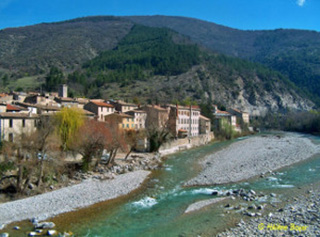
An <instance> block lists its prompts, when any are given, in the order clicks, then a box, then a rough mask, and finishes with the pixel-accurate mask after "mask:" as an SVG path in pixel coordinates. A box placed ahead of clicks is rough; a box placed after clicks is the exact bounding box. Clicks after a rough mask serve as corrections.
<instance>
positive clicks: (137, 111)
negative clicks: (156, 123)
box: [126, 109, 147, 113]
mask: <svg viewBox="0 0 320 237" xmlns="http://www.w3.org/2000/svg"><path fill="white" fill-rule="evenodd" d="M130 112H134V113H147V112H146V111H144V110H137V109H134V110H130V111H127V112H126V113H130Z"/></svg>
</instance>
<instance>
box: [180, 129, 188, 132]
mask: <svg viewBox="0 0 320 237" xmlns="http://www.w3.org/2000/svg"><path fill="white" fill-rule="evenodd" d="M178 132H188V131H187V130H184V129H179V130H178Z"/></svg>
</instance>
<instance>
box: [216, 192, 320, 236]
mask: <svg viewBox="0 0 320 237" xmlns="http://www.w3.org/2000/svg"><path fill="white" fill-rule="evenodd" d="M319 213H320V189H319V187H318V188H313V189H311V190H309V191H307V193H306V194H300V195H299V196H297V197H295V198H294V201H293V202H289V204H287V205H286V206H285V207H284V208H280V209H278V210H277V211H276V212H273V213H272V212H269V213H268V214H266V215H265V216H263V217H259V218H254V219H251V220H249V221H248V222H247V223H246V222H244V221H243V220H241V221H240V223H238V225H237V227H235V228H231V229H229V230H227V231H225V232H223V233H219V234H218V235H217V236H218V237H226V236H228V237H232V236H235V237H238V236H320V222H319V219H320V214H319Z"/></svg>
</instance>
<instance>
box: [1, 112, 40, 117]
mask: <svg viewBox="0 0 320 237" xmlns="http://www.w3.org/2000/svg"><path fill="white" fill-rule="evenodd" d="M0 117H2V118H38V117H39V115H38V114H27V113H11V112H4V113H0Z"/></svg>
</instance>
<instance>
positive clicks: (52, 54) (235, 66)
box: [0, 16, 317, 111]
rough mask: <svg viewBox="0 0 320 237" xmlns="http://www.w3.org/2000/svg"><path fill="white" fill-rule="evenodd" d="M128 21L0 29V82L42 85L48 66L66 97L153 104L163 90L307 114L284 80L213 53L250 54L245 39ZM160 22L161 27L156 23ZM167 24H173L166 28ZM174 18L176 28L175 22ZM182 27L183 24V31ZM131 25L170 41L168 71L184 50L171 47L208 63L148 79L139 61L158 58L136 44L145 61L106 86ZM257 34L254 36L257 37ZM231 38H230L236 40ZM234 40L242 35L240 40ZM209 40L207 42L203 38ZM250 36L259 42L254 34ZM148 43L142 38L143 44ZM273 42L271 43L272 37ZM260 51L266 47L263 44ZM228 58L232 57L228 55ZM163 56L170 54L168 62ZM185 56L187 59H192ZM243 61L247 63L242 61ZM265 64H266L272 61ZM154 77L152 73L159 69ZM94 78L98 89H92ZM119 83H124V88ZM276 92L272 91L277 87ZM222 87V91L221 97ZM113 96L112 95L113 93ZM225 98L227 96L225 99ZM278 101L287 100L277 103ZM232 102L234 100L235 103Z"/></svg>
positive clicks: (216, 28)
mask: <svg viewBox="0 0 320 237" xmlns="http://www.w3.org/2000/svg"><path fill="white" fill-rule="evenodd" d="M129 18H130V17H117V16H116V17H114V16H98V17H87V18H86V17H84V18H77V19H72V20H67V21H62V22H57V23H43V24H38V25H35V26H28V27H23V28H22V29H21V28H15V29H6V30H2V31H0V45H1V46H0V68H2V72H1V70H0V78H1V77H3V75H4V74H5V73H7V72H9V73H11V79H12V80H15V79H17V78H20V77H23V76H24V75H25V74H28V75H34V76H38V77H39V80H41V77H42V78H43V75H44V74H45V73H46V72H48V71H49V69H50V67H52V66H55V67H58V68H60V69H61V70H62V71H63V72H64V75H65V77H66V78H68V80H67V82H68V83H69V84H70V87H71V89H73V93H77V92H81V91H87V92H86V93H87V94H84V95H89V96H99V95H102V94H103V93H109V95H113V96H123V97H124V98H130V97H131V98H132V97H133V96H139V97H142V98H143V99H145V100H147V99H148V98H146V97H145V95H147V94H148V95H149V97H152V95H154V94H155V93H159V95H160V94H161V95H163V96H162V97H160V96H159V97H160V98H162V99H163V100H167V99H168V96H167V95H166V93H164V94H163V93H162V92H161V91H160V90H167V91H171V93H172V95H171V97H169V98H171V99H179V100H182V99H184V98H185V97H191V98H192V99H194V100H197V101H198V102H201V101H203V100H207V101H211V102H213V101H219V102H222V103H225V104H228V105H231V104H232V103H234V104H235V105H238V106H241V107H244V106H247V107H252V109H251V111H254V110H259V107H260V108H262V107H264V109H260V110H261V111H266V110H267V109H272V110H275V111H276V110H282V111H283V110H286V108H287V107H288V108H290V107H291V108H294V109H306V110H308V109H310V108H312V107H313V104H312V102H310V101H309V100H308V99H306V98H303V97H305V95H304V93H302V92H301V91H300V89H299V88H297V87H294V86H292V85H291V84H290V83H289V85H286V83H288V80H287V79H288V78H289V77H288V75H287V76H282V75H281V74H280V73H277V72H273V71H272V70H269V69H267V68H266V66H264V67H261V66H260V65H259V64H255V63H252V64H250V63H248V62H246V61H243V60H242V59H232V58H229V57H230V56H229V57H224V56H220V54H221V53H220V52H219V50H221V49H223V50H226V51H228V52H229V54H231V56H233V57H234V56H235V55H233V54H234V53H235V54H241V55H242V54H243V55H251V54H252V52H253V51H252V50H254V48H252V47H249V46H250V45H249V46H248V45H247V44H245V43H248V40H251V41H250V42H251V44H252V42H253V38H252V37H251V39H250V37H249V38H248V37H246V35H247V33H248V32H245V31H241V30H237V29H232V28H228V27H224V26H221V25H217V24H214V23H210V22H206V24H205V25H201V27H202V28H201V27H200V26H199V27H198V26H197V24H199V22H200V23H201V24H202V22H203V21H201V20H194V19H192V18H187V20H186V19H185V18H182V17H164V16H157V17H153V18H148V17H142V18H139V19H140V21H141V19H142V20H143V21H146V20H148V24H149V25H150V24H151V25H154V24H157V26H159V27H155V26H152V27H151V26H146V25H147V24H140V23H137V22H136V21H137V20H133V19H132V17H131V18H130V19H129ZM159 18H160V19H162V20H159ZM135 19H136V18H135ZM172 19H174V20H175V21H172ZM177 19H178V23H179V24H178V23H177V22H176V20H177ZM168 21H169V23H170V22H171V23H170V24H171V25H170V24H169V23H168ZM185 21H187V22H189V23H190V24H183V23H185ZM164 23H166V24H164ZM191 23H192V24H191ZM168 24H169V25H168ZM174 24H176V25H178V26H181V25H183V27H184V28H183V30H185V31H187V30H188V29H190V31H189V35H185V34H183V32H182V33H181V31H182V30H181V29H180V32H179V29H174V28H177V26H175V27H172V25H174ZM137 25H145V26H146V27H149V28H148V29H150V30H151V29H152V30H151V31H154V33H155V34H156V35H157V34H159V33H160V32H163V33H165V34H172V37H171V38H170V39H169V38H168V39H166V40H167V42H169V41H170V42H171V43H169V45H171V46H172V47H173V48H172V52H167V53H166V54H167V56H168V57H167V58H166V59H165V58H162V59H161V60H169V61H168V62H169V64H167V66H169V65H172V64H177V65H178V64H181V65H182V64H183V63H185V62H183V59H181V58H176V59H175V60H178V61H175V63H173V61H171V63H170V60H171V59H170V58H175V57H176V56H177V55H179V54H180V53H182V51H181V50H183V47H180V46H178V45H179V44H181V45H196V47H199V48H201V51H202V52H205V55H207V54H208V55H212V56H203V57H202V58H203V59H202V61H201V62H199V64H198V65H193V64H190V63H187V64H186V65H185V66H183V67H182V68H184V69H183V70H182V71H179V75H178V74H177V75H174V74H170V73H169V74H168V75H167V76H164V75H158V76H157V75H153V74H148V73H147V72H148V71H149V70H154V69H155V68H157V67H159V65H161V64H151V66H152V67H141V65H140V64H141V62H142V61H141V60H147V61H148V60H151V61H150V62H152V60H154V59H152V58H157V57H159V56H160V57H162V56H161V54H158V56H157V55H154V54H153V53H152V52H149V53H147V54H146V52H147V51H145V50H147V49H143V47H142V48H141V47H140V46H138V45H136V46H134V47H138V48H139V47H140V49H139V50H140V51H141V50H142V51H143V52H140V53H142V54H143V53H144V54H146V55H145V56H147V57H146V58H141V59H139V60H140V61H139V60H138V61H139V63H138V65H134V64H131V62H133V61H132V60H137V59H134V58H131V59H130V58H127V59H126V60H128V59H129V61H127V63H126V65H128V66H127V69H121V70H122V71H120V73H118V75H116V77H114V78H115V79H113V80H109V79H106V76H107V75H109V74H110V73H112V72H113V70H114V69H112V68H110V65H112V64H110V60H113V59H112V58H108V57H109V56H108V55H109V54H110V55H111V54H112V55H114V56H113V57H114V58H118V59H119V57H120V56H121V57H123V56H125V57H127V56H128V55H125V54H124V53H123V52H124V51H122V53H121V51H119V50H118V51H117V49H119V46H120V45H121V42H123V40H125V39H127V37H130V35H131V36H132V31H133V29H134V27H135V26H137ZM170 27H171V28H170ZM208 27H209V28H208ZM164 29H169V30H171V31H172V32H173V33H168V32H169V31H168V30H164ZM210 29H211V30H210ZM199 30H202V31H203V32H205V33H203V32H202V34H198V36H197V37H198V38H199V37H200V40H202V41H206V42H207V44H206V43H203V42H202V41H201V42H200V41H199V40H198V41H197V40H194V35H197V31H199ZM147 31H148V30H147V28H145V29H144V30H142V31H140V33H139V34H140V35H138V38H139V37H142V36H143V35H144V34H145V33H146V32H147ZM171 31H170V32H171ZM157 32H158V33H157ZM190 32H191V33H192V34H191V33H190ZM217 32H218V33H217ZM258 33H259V34H261V32H258ZM234 34H236V37H235V36H234ZM208 35H209V36H208ZM239 35H241V37H240V36H239ZM164 36H165V35H161V34H160V35H159V37H160V38H161V37H164ZM210 36H212V37H211V38H210ZM148 37H149V36H148ZM150 37H151V38H152V37H154V35H153V36H152V34H151V35H150ZM255 37H258V36H257V35H255ZM151 38H148V40H150V39H151ZM230 38H236V39H237V41H235V42H234V43H230ZM262 39H264V38H262ZM276 39H278V38H277V37H276ZM168 40H169V41H168ZM267 40H269V41H270V38H267ZM269 41H267V42H269ZM159 42H161V41H159ZM212 42H217V45H216V47H217V48H218V49H219V50H217V49H215V48H211V49H210V50H208V48H210V47H209V46H210V44H211V43H212ZM127 43H128V42H127ZM127 43H126V46H125V47H127V50H131V49H133V48H131V45H130V44H127ZM156 45H158V46H156ZM242 45H244V46H242ZM171 46H170V47H171ZM264 46H267V45H265V44H264ZM132 47H133V46H132ZM148 47H149V46H148ZM150 47H151V49H152V50H155V49H156V48H153V47H160V45H159V43H156V44H154V43H152V44H151V46H150ZM161 47H163V46H161ZM166 47H167V46H166ZM179 47H180V48H179ZM241 47H242V48H241ZM238 48H239V49H238ZM175 50H176V51H175ZM177 50H178V51H177ZM265 50H267V49H265ZM233 51H234V53H232V52H233ZM154 52H156V51H154ZM174 52H175V53H174ZM230 52H231V53H230ZM170 53H172V55H171V56H170ZM103 54H104V55H106V56H107V58H106V59H107V60H109V62H107V63H106V64H105V66H103V67H102V68H100V69H98V70H96V69H94V70H91V72H90V71H88V70H87V69H85V68H84V67H83V65H84V64H85V63H88V62H90V61H91V60H96V61H92V62H94V63H93V64H96V63H97V62H102V61H101V57H100V56H101V55H103ZM226 55H228V53H226ZM99 57H100V59H99ZM121 57H120V58H121ZM130 57H132V56H130ZM190 57H191V59H192V57H194V56H190ZM206 57H209V58H210V60H209V61H208V60H207V59H205V58H206ZM184 58H187V56H184ZM187 59H188V58H187ZM204 59H205V60H204ZM245 59H246V60H249V58H245ZM97 60H98V61H97ZM99 60H100V61H99ZM270 60H272V58H271V59H270ZM253 61H254V60H253ZM213 63H216V64H217V65H213ZM259 63H260V62H259ZM118 64H119V62H118ZM192 65H193V66H192ZM167 66H165V64H163V65H162V66H160V67H162V68H163V67H164V68H165V67H167ZM186 66H187V67H186ZM191 66H192V67H191ZM194 66H196V67H198V68H202V69H201V70H202V74H204V75H207V76H205V77H204V78H202V76H199V75H200V74H201V73H200V74H199V73H198V72H194V71H193V69H192V68H194ZM132 69H134V70H136V72H137V75H143V74H145V73H147V74H148V75H149V76H150V78H149V79H148V80H147V81H145V80H141V81H139V80H138V81H136V80H131V82H130V80H129V81H128V79H130V78H127V77H128V76H132V75H133V74H130V70H132ZM123 70H124V71H123ZM126 70H127V71H126ZM137 70H138V71H137ZM157 70H159V68H158V69H157ZM161 70H162V69H161ZM170 70H171V69H170ZM201 70H200V71H201ZM77 71H78V72H77ZM98 71H100V72H98ZM162 71H163V70H162ZM74 72H77V73H78V74H74V75H73V74H72V73H74ZM149 72H150V71H149ZM154 72H156V71H154ZM312 72H313V71H312V70H311V71H310V72H309V73H312ZM41 75H42V76H41ZM70 75H71V76H70ZM119 75H120V76H119ZM181 75H185V76H186V79H185V80H186V84H185V83H182V82H183V80H182V78H181ZM80 77H81V78H80ZM134 77H136V76H134ZM98 79H99V80H100V82H99V83H97V84H96V82H97V80H98ZM42 80H43V79H42ZM126 80H127V82H125V81H126ZM156 80H160V81H161V82H162V83H163V84H165V83H167V82H170V83H169V84H168V85H172V86H174V85H176V83H175V82H174V80H178V81H180V80H182V81H181V83H182V84H185V87H186V91H183V90H181V87H179V85H176V87H175V90H176V91H175V92H174V91H172V90H171V89H170V87H165V86H163V85H161V84H159V83H157V82H156ZM206 80H207V81H206ZM84 81H88V83H89V84H90V85H95V84H96V85H95V87H92V88H88V89H89V90H83V89H84V88H86V86H83V85H82V84H81V83H83V82H84ZM142 81H144V82H142ZM316 82H317V79H315V83H316ZM143 83H144V84H143ZM208 83H209V84H208ZM193 84H198V87H197V88H193V87H194V86H193ZM237 84H239V85H237ZM240 84H242V86H240ZM134 85H139V86H140V87H141V88H142V90H141V91H136V89H135V88H134ZM155 85H157V86H158V87H159V88H152V86H155ZM206 85H207V86H206ZM208 85H211V86H208ZM277 86H278V87H279V88H277ZM148 87H149V88H148ZM219 87H220V91H219ZM108 88H113V90H111V91H110V90H109V89H108ZM222 88H223V90H224V92H222ZM48 89H49V88H48ZM158 89H159V90H158ZM278 89H279V90H278ZM144 90H145V91H144ZM272 90H274V91H272ZM114 92H118V93H116V94H114ZM228 93H229V94H230V95H232V96H230V95H228ZM281 93H282V94H281ZM239 96H240V97H239ZM173 97H176V98H173ZM282 97H283V98H286V99H282ZM237 100H239V101H238V102H237Z"/></svg>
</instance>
